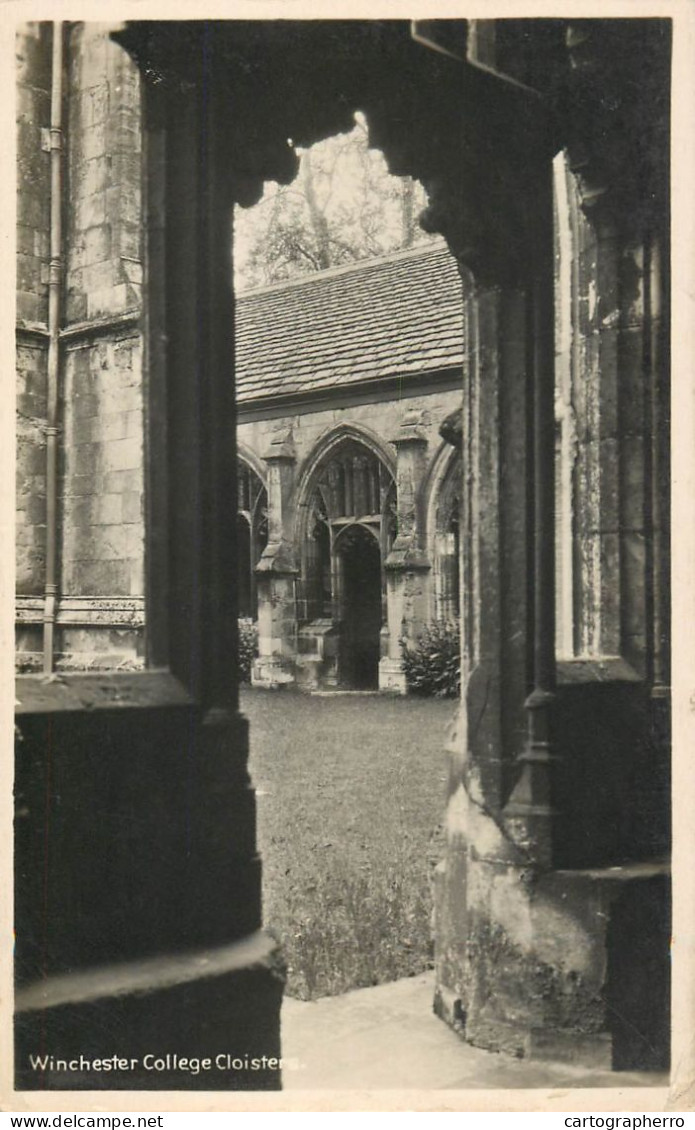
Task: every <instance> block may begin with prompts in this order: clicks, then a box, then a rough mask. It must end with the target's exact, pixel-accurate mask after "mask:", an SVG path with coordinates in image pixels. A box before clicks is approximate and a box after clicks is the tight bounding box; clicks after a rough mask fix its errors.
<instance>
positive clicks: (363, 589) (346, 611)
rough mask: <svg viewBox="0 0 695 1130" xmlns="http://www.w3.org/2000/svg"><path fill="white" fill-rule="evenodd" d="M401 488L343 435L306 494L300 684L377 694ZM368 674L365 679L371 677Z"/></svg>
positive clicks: (374, 456) (355, 440)
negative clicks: (373, 690)
mask: <svg viewBox="0 0 695 1130" xmlns="http://www.w3.org/2000/svg"><path fill="white" fill-rule="evenodd" d="M395 493H396V488H395V482H394V479H393V475H392V474H391V471H390V469H389V467H388V466H387V465H386V462H385V461H384V460H383V459H382V458H381V457H380V456H379V454H378V453H377V452H376V451H375V450H374V448H373V447H371V446H368V445H367V444H366V443H365V442H363V441H362V439H361V438H359V437H357V436H356V435H354V434H352V433H347V432H346V433H344V434H339V435H337V437H336V441H335V442H329V443H328V445H327V447H326V450H325V452H324V454H323V455H322V456H320V457H319V458H318V460H317V461H316V462H314V464H313V467H312V469H311V471H310V473H309V476H308V477H307V478H306V479H305V481H304V483H303V485H302V487H301V489H300V491H299V497H300V499H304V500H305V501H304V502H303V503H300V505H301V513H300V523H299V529H298V541H299V558H300V567H299V577H298V579H297V609H298V618H299V625H298V647H297V682H298V683H299V684H300V685H301V686H304V687H315V686H318V685H328V686H335V685H337V684H340V685H345V686H349V687H354V688H376V687H377V686H378V684H379V675H378V665H379V657H380V636H381V632H382V628H383V624H384V621H385V605H386V585H385V574H384V562H385V561H386V558H387V556H388V553H389V550H390V548H391V545H392V543H393V539H394V534H395V526H394V508H395ZM365 672H366V673H365Z"/></svg>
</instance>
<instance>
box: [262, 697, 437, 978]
mask: <svg viewBox="0 0 695 1130" xmlns="http://www.w3.org/2000/svg"><path fill="white" fill-rule="evenodd" d="M454 709H455V704H454V703H452V702H442V701H435V700H426V701H423V700H415V699H402V698H389V697H386V696H376V695H371V696H370V695H357V694H356V695H336V696H326V697H323V696H309V695H301V694H295V693H292V692H289V691H288V692H282V691H281V692H275V693H274V692H269V691H259V690H250V689H244V690H243V691H242V710H243V712H244V713H245V714H246V715H247V717H248V718H249V720H250V723H251V761H250V766H251V774H252V778H253V783H254V785H255V787H256V790H257V796H258V843H259V850H260V852H261V854H262V858H263V898H264V920H265V923H266V925H267V926H268V927H270V928H271V929H272V930H274V931H275V932H276V933H277V934H278V936H279V937H280V939H281V941H282V945H283V948H284V952H285V956H286V959H287V962H288V966H289V970H288V986H287V991H288V993H289V995H290V996H294V997H301V998H303V999H310V998H313V997H320V996H326V995H329V994H335V993H342V992H345V991H346V990H348V989H353V988H358V987H361V986H365V985H376V984H381V983H383V982H384V981H391V980H394V979H396V978H398V977H405V976H408V975H409V974H414V973H419V972H421V971H422V970H424V969H427V968H428V967H429V966H430V965H431V959H432V943H431V913H432V898H431V880H432V868H433V867H434V864H435V863H436V861H437V858H438V855H439V841H440V836H441V831H440V829H439V823H440V820H441V816H442V811H443V801H444V773H445V768H444V762H445V759H444V752H443V751H444V745H445V741H446V730H447V726H448V724H449V722H450V720H451V718H452V716H453V714H454Z"/></svg>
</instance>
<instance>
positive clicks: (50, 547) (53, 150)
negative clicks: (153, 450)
mask: <svg viewBox="0 0 695 1130" xmlns="http://www.w3.org/2000/svg"><path fill="white" fill-rule="evenodd" d="M62 101H63V24H62V22H55V23H54V24H53V58H52V72H51V124H50V129H49V139H50V159H51V214H50V263H49V268H48V365H47V369H48V371H47V382H46V383H47V392H46V402H47V404H46V580H45V586H44V609H43V669H44V673H45V674H50V673H51V672H52V671H53V660H54V629H55V619H56V594H57V591H58V583H57V548H58V546H57V542H58V522H57V511H58V384H59V377H60V338H59V333H60V305H61V289H62V288H61V284H62V273H63V264H62V259H61V252H62V241H63V233H62V196H63V192H62V189H63V129H62V120H63V111H62Z"/></svg>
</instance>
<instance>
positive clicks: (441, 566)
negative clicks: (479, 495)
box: [434, 452, 461, 620]
mask: <svg viewBox="0 0 695 1130" xmlns="http://www.w3.org/2000/svg"><path fill="white" fill-rule="evenodd" d="M460 513H461V457H460V455H459V453H458V452H456V453H455V455H454V456H453V458H452V459H451V461H450V463H449V466H448V468H447V471H446V474H445V476H444V479H443V480H442V482H441V485H440V487H439V491H438V495H437V502H436V510H435V527H434V596H435V617H436V619H438V620H457V619H458V617H459V616H460V613H461V562H460V555H461V533H460Z"/></svg>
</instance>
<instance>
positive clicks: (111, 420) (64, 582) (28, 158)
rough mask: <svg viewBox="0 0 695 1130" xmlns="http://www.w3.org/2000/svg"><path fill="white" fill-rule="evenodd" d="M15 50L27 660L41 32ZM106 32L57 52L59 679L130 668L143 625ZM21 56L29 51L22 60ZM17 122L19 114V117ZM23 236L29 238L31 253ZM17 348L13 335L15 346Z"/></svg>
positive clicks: (41, 363) (83, 35) (42, 170)
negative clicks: (71, 672) (61, 73)
mask: <svg viewBox="0 0 695 1130" xmlns="http://www.w3.org/2000/svg"><path fill="white" fill-rule="evenodd" d="M40 27H41V30H40V31H38V32H36V33H34V32H32V31H31V29H29V30H28V31H26V32H24V33H23V34H22V36H21V37H20V50H22V51H23V53H24V56H25V59H26V61H25V65H24V67H23V69H22V70H21V71H20V82H21V86H20V119H19V127H18V128H19V146H20V153H21V154H23V155H24V159H20V168H19V172H20V182H21V192H20V194H19V199H20V202H21V203H20V213H19V216H18V230H19V234H20V245H21V247H26V248H29V246H30V244H31V246H32V247H33V250H34V254H33V256H29V255H28V254H25V253H20V255H19V266H18V271H19V286H20V296H19V306H18V311H17V313H18V319H19V322H20V327H26V323H27V322H28V321H31V323H32V328H33V329H34V331H35V332H34V334H33V336H32V338H31V340H28V339H27V340H26V341H24V340H22V338H20V348H19V351H18V353H19V364H18V382H19V384H18V387H19V399H18V412H19V435H20V445H19V447H20V450H19V460H18V537H17V553H18V593H19V594H20V599H19V602H18V621H19V630H18V649H19V651H20V652H21V653H22V658H21V662H22V665H23V666H25V667H27V668H29V669H30V668H31V667H33V666H37V665H38V664H39V662H40V655H39V652H40V650H41V646H42V645H41V632H42V628H41V620H42V616H43V601H42V589H43V580H44V577H43V565H44V560H45V530H46V526H45V522H46V517H45V515H46V503H45V497H46V487H45V473H46V472H45V465H46V464H45V433H44V426H45V412H46V407H45V404H46V356H47V338H48V326H47V313H48V312H47V299H46V294H47V285H46V281H45V280H46V272H47V269H48V255H49V246H48V216H49V205H50V180H49V154H48V153H47V152H45V151H43V150H42V149H41V144H40V142H41V137H40V126H42V125H43V126H47V125H48V123H49V121H50V65H49V64H50V57H51V37H50V25H40ZM109 30H110V29H109V27H108V26H106V25H99V24H76V25H73V26H72V27H71V29H70V31H69V34H68V35H67V36H66V42H65V78H66V82H65V90H66V92H67V93H66V96H65V98H64V100H63V113H62V118H63V130H62V152H63V161H62V173H63V193H64V198H67V199H69V201H70V207H69V208H66V209H65V226H64V230H63V271H62V281H63V293H62V302H61V306H62V309H61V331H60V338H61V342H60V356H59V365H58V370H59V371H58V390H59V420H58V427H59V432H58V445H59V452H60V455H59V467H58V482H59V497H58V547H57V549H58V552H57V556H58V593H59V599H58V606H57V616H56V625H57V630H56V662H57V666H59V667H72V666H75V667H85V666H87V667H89V666H100V667H102V666H115V665H123V664H124V663H126V664H127V665H137V666H139V665H141V662H142V659H141V650H142V640H141V636H142V624H143V618H144V526H143V491H144V471H143V397H142V373H143V370H142V365H143V361H142V349H141V336H140V332H139V329H138V324H137V323H138V318H139V315H140V309H141V288H142V261H141V249H140V243H141V228H142V224H141V219H142V214H141V209H142V201H141V187H140V183H141V141H140V137H141V132H140V86H139V76H138V72H137V70H136V68H135V66H134V65H133V63H132V62H131V61H130V59H129V58H128V57H127V56H126V54H125V53H124V52H123V51H122V50H121V49H120V48H118V47H116V45H115V44H113V43H112V42H110V40H109ZM27 45H28V46H27ZM23 115H24V116H23ZM30 236H32V237H33V242H32V239H30ZM22 336H23V337H24V338H27V333H26V329H25V333H24V334H23V335H22Z"/></svg>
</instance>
